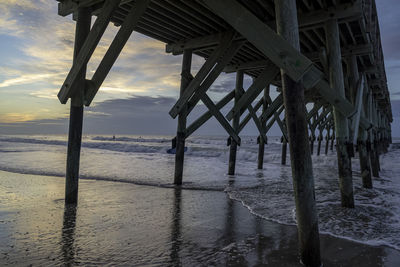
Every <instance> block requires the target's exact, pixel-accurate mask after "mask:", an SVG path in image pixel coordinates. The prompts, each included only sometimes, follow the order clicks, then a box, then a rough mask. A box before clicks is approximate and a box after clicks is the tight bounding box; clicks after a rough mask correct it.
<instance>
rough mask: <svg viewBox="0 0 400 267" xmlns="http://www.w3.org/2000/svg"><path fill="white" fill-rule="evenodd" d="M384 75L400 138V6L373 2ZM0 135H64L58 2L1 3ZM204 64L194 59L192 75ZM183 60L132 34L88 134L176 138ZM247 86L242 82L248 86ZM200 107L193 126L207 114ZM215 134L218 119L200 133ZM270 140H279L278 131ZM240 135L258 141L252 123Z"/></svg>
mask: <svg viewBox="0 0 400 267" xmlns="http://www.w3.org/2000/svg"><path fill="white" fill-rule="evenodd" d="M376 2H377V7H378V13H379V14H378V15H379V19H380V27H381V36H382V41H383V49H384V54H385V64H386V72H387V77H388V84H389V89H390V93H391V99H392V107H393V116H394V117H395V118H394V119H395V122H394V124H393V126H392V127H393V130H394V135H395V136H400V125H399V120H400V87H399V86H398V85H399V84H400V76H399V74H400V51H399V50H398V44H399V41H400V34H399V33H398V31H397V27H398V25H399V22H400V18H399V16H398V10H400V1H398V0H390V1H388V0H377V1H376ZM0 12H1V14H2V15H0V58H1V60H0V134H14V133H35V134H39V133H49V134H58V133H66V132H67V125H68V116H69V105H68V104H67V105H62V104H60V102H59V101H58V99H57V97H56V95H57V93H58V91H59V88H60V86H61V85H62V83H63V81H64V79H65V77H66V75H67V73H68V71H69V69H70V67H71V64H72V53H73V40H74V28H75V27H74V22H73V21H72V19H71V17H70V16H69V17H61V16H58V15H57V1H55V0H50V1H49V0H9V1H0ZM116 30H117V28H116V27H111V25H110V27H109V29H108V30H107V31H106V33H105V35H104V37H103V39H102V41H101V43H100V45H99V48H98V49H96V52H95V53H94V55H93V56H92V59H91V61H90V64H89V66H88V77H89V78H90V77H91V75H92V74H93V73H94V71H95V69H96V67H97V65H98V63H99V61H100V59H101V58H102V55H103V54H104V53H105V51H106V49H107V47H108V44H109V43H110V42H111V40H112V38H113V36H114V35H115V33H116ZM202 62H203V59H201V58H199V57H194V58H193V68H194V73H195V72H196V70H197V69H198V68H199V66H200V65H201V64H202ZM180 64H181V56H172V55H170V54H167V53H165V44H163V43H161V42H158V41H155V40H153V39H150V38H148V37H146V36H143V35H141V34H138V33H134V34H133V35H132V36H131V38H130V41H129V42H128V44H127V45H126V47H125V48H124V50H123V52H122V53H121V55H120V57H119V59H118V60H117V62H116V64H115V65H114V67H113V69H112V70H111V72H110V74H109V76H108V78H107V79H106V81H105V83H104V84H103V86H102V88H101V89H100V92H99V93H98V94H97V96H96V98H95V100H94V102H93V104H92V107H90V108H88V109H86V111H85V126H84V127H85V128H84V131H85V132H86V133H99V134H113V133H121V134H146V133H149V134H174V132H175V130H176V121H175V120H173V119H172V118H170V117H169V115H168V111H169V109H170V108H171V107H172V106H173V104H174V103H175V101H176V99H177V97H178V94H179V79H180ZM234 80H235V78H234V75H232V74H231V75H223V76H221V77H220V78H219V79H218V80H217V81H216V83H215V84H214V85H213V87H212V88H211V89H210V92H209V95H210V97H211V98H212V99H215V100H216V99H220V98H221V97H222V96H223V95H224V93H226V92H227V91H230V90H231V89H232V88H233V84H234ZM249 82H250V79H249V78H247V80H246V84H249ZM204 110H205V109H204V107H202V106H200V107H199V108H198V109H197V110H196V111H194V113H193V115H191V119H194V118H195V117H196V116H198V115H200V114H201V113H202V112H203V111H204ZM199 133H200V134H201V133H203V134H205V133H210V134H220V133H223V130H222V129H221V127H220V126H218V124H217V122H216V121H215V120H213V121H211V122H210V123H208V125H206V126H205V128H203V129H202V130H201V131H200V132H199ZM272 133H273V134H274V133H275V134H279V132H278V130H277V128H274V129H273V132H272ZM244 134H256V129H255V127H254V124H251V125H250V126H249V128H247V129H246V131H245V132H244Z"/></svg>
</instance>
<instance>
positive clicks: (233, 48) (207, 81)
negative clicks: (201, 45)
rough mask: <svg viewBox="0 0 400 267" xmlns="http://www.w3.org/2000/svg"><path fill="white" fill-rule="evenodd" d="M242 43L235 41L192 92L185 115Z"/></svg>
mask: <svg viewBox="0 0 400 267" xmlns="http://www.w3.org/2000/svg"><path fill="white" fill-rule="evenodd" d="M242 45H243V41H235V42H233V43H232V44H231V45H230V47H229V48H228V50H227V51H226V52H225V55H224V56H223V57H222V58H221V60H219V61H218V62H217V65H216V66H215V67H214V68H213V70H212V71H211V72H210V74H209V75H208V76H207V78H206V79H205V80H204V81H203V82H202V84H201V85H200V87H199V88H198V89H197V90H196V91H195V92H194V94H193V96H192V97H191V98H190V99H189V101H188V111H187V115H188V114H189V113H190V112H191V111H192V110H193V108H194V107H195V106H196V105H197V103H198V102H199V101H200V99H201V97H202V96H203V95H204V94H205V93H206V92H207V90H208V89H209V88H210V86H211V85H212V84H213V83H214V81H215V80H216V79H217V78H218V76H219V75H220V74H221V72H222V71H223V69H224V68H225V66H226V65H227V64H228V63H229V62H230V61H231V59H232V58H233V56H234V55H235V54H236V52H237V51H238V50H239V49H240V48H241V47H242Z"/></svg>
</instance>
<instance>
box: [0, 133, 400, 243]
mask: <svg viewBox="0 0 400 267" xmlns="http://www.w3.org/2000/svg"><path fill="white" fill-rule="evenodd" d="M66 139H67V138H66V136H61V135H60V136H56V135H54V136H44V135H40V136H22V135H19V136H4V135H3V136H0V170H4V171H9V172H16V173H26V174H38V175H48V176H59V177H63V176H64V175H65V166H66V150H67V148H66V145H67V142H66ZM171 139H172V137H171V136H116V137H114V136H99V135H87V136H84V137H83V141H82V153H81V165H80V177H81V179H98V180H108V181H114V182H117V183H121V182H122V183H133V184H139V185H148V186H155V187H173V184H172V181H173V175H174V161H175V155H172V154H168V153H166V151H167V150H168V149H169V148H171ZM396 142H399V143H396ZM186 146H187V147H188V150H187V152H186V153H185V165H184V175H183V179H184V182H183V187H184V188H186V189H188V190H189V189H190V190H215V191H224V192H226V193H227V194H228V195H229V197H230V198H232V199H234V200H237V201H240V202H241V203H242V204H243V205H244V206H245V207H247V208H248V209H249V211H250V212H251V213H253V214H255V215H256V216H260V217H262V218H264V219H266V220H272V221H275V222H278V223H281V224H288V225H295V224H296V218H295V207H294V196H293V185H292V177H291V169H290V158H289V155H288V160H287V162H288V164H287V165H286V166H283V165H281V164H280V159H281V158H280V157H281V144H280V138H278V137H269V140H268V145H267V146H266V148H265V157H264V169H263V170H258V169H257V153H258V145H257V143H256V137H251V136H248V137H243V138H242V144H241V146H240V147H239V149H238V154H237V164H236V174H235V175H233V176H229V175H227V174H226V173H227V170H228V158H229V147H227V140H226V137H221V136H195V137H190V138H189V139H188V140H187V142H186ZM324 146H325V141H324V142H323V146H322V148H321V152H322V153H321V155H320V156H317V155H315V154H314V155H313V156H312V161H313V170H314V182H315V195H316V202H317V208H318V217H319V228H320V232H322V233H327V234H330V235H333V236H337V237H341V238H346V239H350V240H354V241H357V242H361V243H366V244H369V245H386V246H389V247H392V248H395V249H397V250H400V205H399V204H398V203H400V140H397V141H396V140H394V144H393V145H391V147H390V149H389V152H388V153H387V154H384V155H382V156H381V172H380V178H373V186H374V188H373V189H364V188H363V187H362V182H361V176H360V168H359V160H358V158H357V155H356V157H355V158H354V159H353V161H352V164H353V184H354V197H355V205H356V207H355V208H354V209H345V208H342V207H341V205H340V192H339V183H338V174H337V160H336V152H335V151H331V150H329V152H328V155H325V154H324V153H323V151H324V148H325V147H324ZM315 151H316V147H315V148H314V152H315Z"/></svg>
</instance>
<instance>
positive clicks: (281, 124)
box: [267, 96, 289, 141]
mask: <svg viewBox="0 0 400 267" xmlns="http://www.w3.org/2000/svg"><path fill="white" fill-rule="evenodd" d="M267 103H268V105H270V106H271V105H272V99H271V97H270V96H268V97H267ZM279 114H280V113H279ZM279 114H278V112H275V111H274V113H273V115H274V119H275V121H276V122H277V123H278V126H279V128H280V129H281V132H282V134H283V135H284V137H285V139H286V141H288V140H289V137H288V135H287V131H286V126H285V124H284V123H283V122H282V120H281V118H279Z"/></svg>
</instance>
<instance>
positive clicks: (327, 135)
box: [325, 126, 331, 155]
mask: <svg viewBox="0 0 400 267" xmlns="http://www.w3.org/2000/svg"><path fill="white" fill-rule="evenodd" d="M330 131H331V129H330V127H329V126H328V127H327V128H326V137H325V138H326V143H325V155H328V149H329V139H330V138H331V137H330V135H329V133H330Z"/></svg>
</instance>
